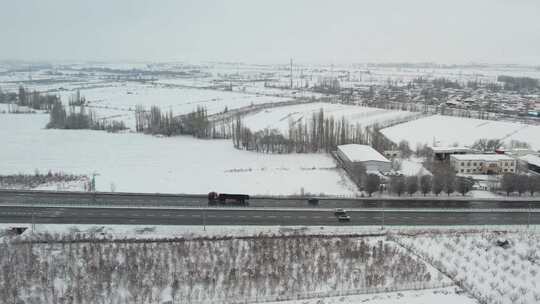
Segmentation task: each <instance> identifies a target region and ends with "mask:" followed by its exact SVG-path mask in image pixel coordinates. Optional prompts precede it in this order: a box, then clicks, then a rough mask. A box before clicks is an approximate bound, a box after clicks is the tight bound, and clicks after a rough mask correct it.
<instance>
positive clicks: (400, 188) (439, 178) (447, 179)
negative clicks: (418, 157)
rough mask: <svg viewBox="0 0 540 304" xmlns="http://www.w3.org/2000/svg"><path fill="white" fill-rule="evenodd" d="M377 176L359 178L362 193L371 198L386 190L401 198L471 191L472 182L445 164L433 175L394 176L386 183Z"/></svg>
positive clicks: (437, 166) (434, 169)
mask: <svg viewBox="0 0 540 304" xmlns="http://www.w3.org/2000/svg"><path fill="white" fill-rule="evenodd" d="M383 182H385V181H384V180H383V179H382V178H381V177H380V176H379V175H377V174H365V173H364V175H363V176H362V177H361V183H360V184H361V185H362V188H363V190H364V191H366V192H367V193H368V195H369V196H372V194H373V193H374V192H377V191H380V192H381V193H382V192H383V191H384V190H386V191H388V193H391V194H396V195H398V196H401V195H403V194H409V195H413V194H416V193H418V192H420V193H422V194H423V195H424V196H425V195H427V194H428V193H433V194H435V195H437V196H438V195H440V194H441V193H446V194H447V195H450V194H452V193H454V192H458V193H461V195H465V194H466V193H467V192H469V191H471V190H472V187H473V185H474V181H473V179H472V178H468V177H458V176H456V173H455V171H454V169H453V168H452V167H451V166H450V165H447V164H440V165H436V166H434V167H433V175H429V174H426V175H421V176H416V175H415V176H404V175H394V176H390V177H389V178H387V180H386V183H385V184H383Z"/></svg>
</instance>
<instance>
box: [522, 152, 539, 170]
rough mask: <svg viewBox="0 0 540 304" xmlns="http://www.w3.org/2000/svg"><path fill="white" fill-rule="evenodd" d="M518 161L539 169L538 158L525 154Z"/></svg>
mask: <svg viewBox="0 0 540 304" xmlns="http://www.w3.org/2000/svg"><path fill="white" fill-rule="evenodd" d="M519 159H521V160H524V161H526V162H527V163H529V164H531V165H535V166H537V167H540V157H538V156H536V155H533V154H527V155H525V156H522V157H520V158H519Z"/></svg>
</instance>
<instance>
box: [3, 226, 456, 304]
mask: <svg viewBox="0 0 540 304" xmlns="http://www.w3.org/2000/svg"><path fill="white" fill-rule="evenodd" d="M83 238H84V236H83ZM15 240H16V239H12V240H11V241H9V240H8V241H6V242H4V243H2V244H1V245H0V267H2V269H3V275H2V276H0V287H1V288H0V296H2V298H3V299H6V301H7V302H9V303H17V301H20V300H22V301H24V302H25V303H38V302H41V301H45V302H50V303H124V302H127V303H160V302H161V301H163V299H170V300H172V301H173V302H174V303H186V302H188V303H189V302H193V303H197V302H220V303H222V302H237V301H238V302H241V301H243V300H245V299H266V300H272V299H275V300H278V299H292V298H297V297H299V296H300V297H301V296H302V295H306V294H317V295H321V294H328V295H336V294H348V293H361V292H366V293H368V292H374V291H383V290H401V289H419V288H428V287H429V288H434V287H442V286H448V285H449V284H451V283H450V281H449V280H448V278H446V277H444V276H442V275H441V274H439V273H438V272H436V271H435V270H434V269H433V268H431V267H429V266H427V265H426V264H425V263H424V262H422V261H421V260H419V259H417V258H415V257H413V256H411V255H409V254H407V253H406V251H405V250H403V249H402V248H401V247H399V246H397V245H396V244H395V243H392V242H388V241H385V240H384V239H383V238H381V237H329V236H316V237H315V236H311V237H307V236H294V237H290V236H289V237H257V238H252V239H238V238H233V239H210V238H206V239H191V240H184V239H176V240H168V241H162V242H155V240H154V241H152V242H150V241H148V242H145V241H144V240H137V242H131V241H129V242H122V240H116V241H115V240H109V241H103V239H101V240H97V239H94V240H96V241H92V239H91V238H90V239H83V241H81V236H80V235H77V234H65V235H42V236H41V237H38V238H37V239H33V241H24V242H20V241H15Z"/></svg>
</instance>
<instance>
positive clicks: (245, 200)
mask: <svg viewBox="0 0 540 304" xmlns="http://www.w3.org/2000/svg"><path fill="white" fill-rule="evenodd" d="M218 204H219V205H235V206H249V195H247V194H231V193H217V192H210V193H208V205H209V206H215V205H218Z"/></svg>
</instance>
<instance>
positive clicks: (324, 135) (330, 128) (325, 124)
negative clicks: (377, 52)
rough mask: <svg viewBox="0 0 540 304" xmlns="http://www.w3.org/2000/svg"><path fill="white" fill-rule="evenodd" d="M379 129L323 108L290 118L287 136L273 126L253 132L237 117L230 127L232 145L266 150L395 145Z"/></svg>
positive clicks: (300, 151) (292, 151) (383, 146)
mask: <svg viewBox="0 0 540 304" xmlns="http://www.w3.org/2000/svg"><path fill="white" fill-rule="evenodd" d="M380 129H381V127H380V126H379V125H378V124H375V125H371V126H366V127H362V126H361V125H360V124H358V123H356V124H353V123H350V122H349V121H348V120H347V119H346V118H345V117H342V118H341V119H334V117H333V116H330V117H325V115H324V111H323V110H322V109H320V111H319V112H318V113H313V115H312V117H311V119H309V121H306V120H304V121H303V122H302V121H292V120H291V121H289V128H288V130H287V132H286V133H287V136H285V135H283V134H282V133H281V132H280V131H279V130H276V129H264V130H260V131H256V132H253V131H251V130H250V129H249V128H248V127H246V126H245V125H244V124H243V122H242V120H241V118H240V117H237V119H236V121H234V122H233V123H232V127H231V130H232V141H233V144H234V147H235V148H237V149H242V150H250V151H257V152H265V153H310V152H321V151H324V152H332V151H335V150H336V147H337V146H339V145H344V144H366V145H371V146H372V147H373V148H374V149H376V150H378V151H383V150H387V149H390V148H392V147H394V146H395V144H394V143H392V142H391V141H390V140H388V139H387V138H386V137H385V136H384V135H383V134H382V133H381V132H379V130H380Z"/></svg>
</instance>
